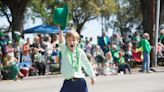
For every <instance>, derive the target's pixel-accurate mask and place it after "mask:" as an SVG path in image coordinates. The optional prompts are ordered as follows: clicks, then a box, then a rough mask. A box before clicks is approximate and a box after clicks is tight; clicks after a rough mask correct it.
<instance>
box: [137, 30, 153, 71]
mask: <svg viewBox="0 0 164 92" xmlns="http://www.w3.org/2000/svg"><path fill="white" fill-rule="evenodd" d="M149 39H150V37H149V34H148V33H144V34H143V39H142V40H141V41H140V44H139V46H140V47H141V48H142V49H143V57H144V58H143V72H147V73H149V72H151V71H150V52H151V45H150V42H149V41H148V40H149Z"/></svg>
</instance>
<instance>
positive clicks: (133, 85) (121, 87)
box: [0, 72, 164, 92]
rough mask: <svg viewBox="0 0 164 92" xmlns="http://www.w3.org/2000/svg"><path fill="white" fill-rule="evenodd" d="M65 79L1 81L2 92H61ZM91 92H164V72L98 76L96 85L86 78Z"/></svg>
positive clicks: (56, 77)
mask: <svg viewBox="0 0 164 92" xmlns="http://www.w3.org/2000/svg"><path fill="white" fill-rule="evenodd" d="M63 80H64V78H63V77H61V76H60V75H58V76H51V77H44V78H37V79H36V78H31V79H30V78H27V79H23V80H17V81H11V80H10V81H0V92H59V90H60V88H61V86H62V83H63ZM86 81H87V84H88V88H89V92H164V72H156V73H136V74H126V75H121V74H119V75H112V76H98V77H96V83H95V85H91V84H90V78H86Z"/></svg>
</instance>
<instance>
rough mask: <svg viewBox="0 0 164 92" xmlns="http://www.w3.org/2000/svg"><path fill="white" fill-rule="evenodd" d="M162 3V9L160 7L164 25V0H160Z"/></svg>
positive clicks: (161, 22)
mask: <svg viewBox="0 0 164 92" xmlns="http://www.w3.org/2000/svg"><path fill="white" fill-rule="evenodd" d="M160 1H161V5H160V6H161V7H160V11H161V13H160V24H164V0H160Z"/></svg>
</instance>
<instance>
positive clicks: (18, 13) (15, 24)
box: [1, 0, 28, 39]
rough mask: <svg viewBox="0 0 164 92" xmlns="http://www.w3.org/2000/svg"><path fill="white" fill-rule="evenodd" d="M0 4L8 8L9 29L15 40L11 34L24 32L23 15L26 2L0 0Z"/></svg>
mask: <svg viewBox="0 0 164 92" xmlns="http://www.w3.org/2000/svg"><path fill="white" fill-rule="evenodd" d="M1 1H2V3H3V4H4V5H6V6H8V7H9V9H10V12H11V16H12V21H11V25H10V26H11V29H12V37H13V39H14V38H15V37H14V35H13V33H14V31H19V32H20V33H23V30H24V27H23V25H24V23H23V22H24V13H25V11H26V5H27V3H28V0H1Z"/></svg>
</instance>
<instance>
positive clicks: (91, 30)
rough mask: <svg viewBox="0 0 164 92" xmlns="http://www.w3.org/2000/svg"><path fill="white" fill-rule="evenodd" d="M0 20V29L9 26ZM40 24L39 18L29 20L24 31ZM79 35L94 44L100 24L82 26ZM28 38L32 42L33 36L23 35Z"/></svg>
mask: <svg viewBox="0 0 164 92" xmlns="http://www.w3.org/2000/svg"><path fill="white" fill-rule="evenodd" d="M0 20H1V21H3V22H0V28H1V27H7V26H8V25H9V24H8V22H7V20H6V18H5V17H1V18H0ZM41 24H43V22H42V21H41V19H39V18H36V19H35V22H33V21H32V20H30V19H29V20H28V21H27V23H25V25H24V29H28V28H32V27H35V26H38V25H41ZM81 34H82V35H83V36H84V37H92V38H93V42H94V43H95V44H96V42H97V36H98V35H99V36H101V23H100V22H99V21H98V20H96V19H95V20H91V21H89V22H87V23H86V24H85V25H84V27H83V30H82V32H81ZM108 34H109V36H110V35H111V33H108ZM28 37H30V38H31V40H33V34H28V35H25V39H26V38H28Z"/></svg>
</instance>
